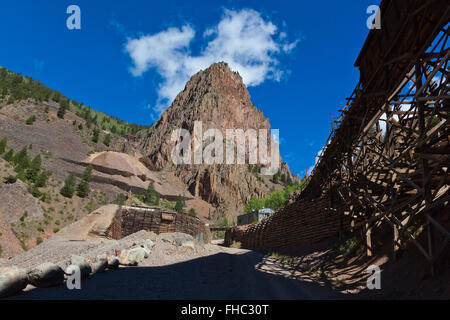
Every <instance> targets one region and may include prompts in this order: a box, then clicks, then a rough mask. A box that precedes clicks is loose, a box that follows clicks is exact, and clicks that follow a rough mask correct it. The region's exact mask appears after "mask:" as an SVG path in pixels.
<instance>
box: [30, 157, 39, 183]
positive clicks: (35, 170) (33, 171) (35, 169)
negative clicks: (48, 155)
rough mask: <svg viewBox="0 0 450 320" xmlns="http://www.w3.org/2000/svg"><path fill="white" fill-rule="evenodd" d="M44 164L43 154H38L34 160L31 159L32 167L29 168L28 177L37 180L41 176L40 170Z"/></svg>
mask: <svg viewBox="0 0 450 320" xmlns="http://www.w3.org/2000/svg"><path fill="white" fill-rule="evenodd" d="M41 166H42V160H41V155H39V154H38V155H37V156H36V157H34V158H33V161H31V165H30V168H29V169H28V170H27V179H28V180H30V181H32V182H36V181H37V178H38V176H39V172H40V171H41Z"/></svg>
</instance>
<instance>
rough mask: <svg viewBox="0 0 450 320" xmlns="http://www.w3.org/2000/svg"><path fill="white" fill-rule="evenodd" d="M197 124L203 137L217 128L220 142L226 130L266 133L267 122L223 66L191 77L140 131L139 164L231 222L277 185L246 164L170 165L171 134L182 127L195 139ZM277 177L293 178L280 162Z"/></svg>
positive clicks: (215, 215)
mask: <svg viewBox="0 0 450 320" xmlns="http://www.w3.org/2000/svg"><path fill="white" fill-rule="evenodd" d="M195 121H202V129H203V133H204V132H205V131H206V130H208V129H210V128H215V129H219V130H220V131H221V132H222V134H223V137H224V138H225V136H226V129H242V130H244V131H245V130H247V129H254V130H256V131H257V132H258V130H259V129H267V130H268V131H267V132H270V124H269V120H268V119H267V118H266V117H265V116H264V114H263V112H262V111H261V110H258V109H257V108H256V107H255V106H254V105H253V104H252V103H251V101H250V97H249V93H248V91H247V88H246V87H245V85H244V83H243V81H242V78H241V77H240V75H239V74H238V73H237V72H233V71H231V70H230V68H229V67H228V65H227V64H226V63H223V62H221V63H216V64H213V65H211V66H210V67H209V68H208V69H206V70H204V71H200V72H199V73H197V74H195V75H194V76H193V77H192V78H191V79H190V80H189V81H188V82H187V84H186V87H185V89H184V90H183V91H182V92H180V93H179V94H178V96H177V97H176V99H175V100H174V102H173V103H172V105H171V106H170V107H169V108H168V109H167V110H166V111H165V112H164V113H163V114H162V115H161V117H160V119H159V120H158V121H157V122H156V123H155V124H154V125H153V126H152V127H150V129H148V130H147V131H145V132H141V133H140V137H139V138H140V140H141V141H142V143H141V148H142V150H143V153H144V154H145V155H146V156H145V157H144V158H143V159H142V161H143V162H144V163H145V164H146V165H147V166H148V167H149V168H150V169H153V170H162V169H165V170H173V171H175V174H176V175H177V176H179V177H180V178H181V179H182V180H183V182H184V183H186V185H187V186H188V188H189V190H190V192H191V193H192V194H193V195H195V196H198V197H201V198H202V199H203V200H206V201H208V202H210V203H211V204H213V205H214V206H215V207H216V210H215V211H214V213H213V215H212V218H213V219H214V220H216V221H221V220H222V219H223V218H224V217H226V218H227V219H228V221H230V222H231V221H232V220H235V216H236V215H238V214H242V211H243V207H244V205H245V203H246V202H247V201H248V200H249V199H250V198H251V197H252V196H253V195H256V196H266V195H268V194H270V193H271V192H272V191H274V190H276V189H278V188H280V187H281V186H280V185H278V184H274V183H272V182H271V181H270V179H271V177H270V176H262V175H260V174H259V173H256V171H257V170H253V169H254V166H251V165H248V164H242V165H236V164H233V165H226V164H214V165H207V164H205V163H203V164H200V165H174V164H173V162H172V159H171V153H172V149H173V147H174V146H175V143H174V142H171V136H172V132H173V131H174V130H175V129H179V128H182V129H186V130H188V131H189V132H190V134H191V137H193V136H194V135H193V131H194V122H195ZM203 146H205V143H204V145H203ZM224 154H225V150H224ZM246 163H248V161H246ZM280 173H284V174H285V175H286V176H287V177H290V178H291V179H292V180H294V181H295V180H296V177H294V176H292V175H291V173H290V171H289V167H288V166H287V164H286V163H282V162H281V168H280Z"/></svg>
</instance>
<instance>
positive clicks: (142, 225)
mask: <svg viewBox="0 0 450 320" xmlns="http://www.w3.org/2000/svg"><path fill="white" fill-rule="evenodd" d="M140 230H146V231H153V232H154V233H156V234H160V233H165V232H182V233H187V234H189V235H191V236H193V237H195V238H197V240H203V242H204V243H210V242H211V233H210V231H209V227H208V226H206V225H205V223H204V222H202V221H201V220H200V219H198V218H196V217H192V216H189V215H187V214H183V213H176V212H161V211H156V210H153V209H149V208H139V207H121V208H120V209H119V210H118V211H117V213H116V217H115V218H114V220H113V223H112V224H111V226H110V229H109V230H108V235H109V236H110V237H111V238H113V239H121V238H123V237H126V236H128V235H130V234H133V233H135V232H138V231H140Z"/></svg>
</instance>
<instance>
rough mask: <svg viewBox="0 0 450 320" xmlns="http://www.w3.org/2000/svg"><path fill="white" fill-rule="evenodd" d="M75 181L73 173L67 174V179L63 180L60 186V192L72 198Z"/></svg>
mask: <svg viewBox="0 0 450 320" xmlns="http://www.w3.org/2000/svg"><path fill="white" fill-rule="evenodd" d="M76 183H77V178H76V177H75V174H74V173H71V174H69V176H68V177H67V179H66V180H65V181H64V187H62V188H61V190H60V193H61V194H62V195H63V196H64V197H66V198H72V197H73V194H74V193H75V187H76Z"/></svg>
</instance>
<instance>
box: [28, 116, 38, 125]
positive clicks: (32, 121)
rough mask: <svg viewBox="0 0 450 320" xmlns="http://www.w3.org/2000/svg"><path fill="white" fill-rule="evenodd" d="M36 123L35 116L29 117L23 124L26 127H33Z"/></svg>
mask: <svg viewBox="0 0 450 320" xmlns="http://www.w3.org/2000/svg"><path fill="white" fill-rule="evenodd" d="M35 121H36V116H35V115H32V116H31V117H29V118H28V119H27V121H26V122H25V123H26V124H27V125H29V126H31V125H33V123H34V122H35Z"/></svg>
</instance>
